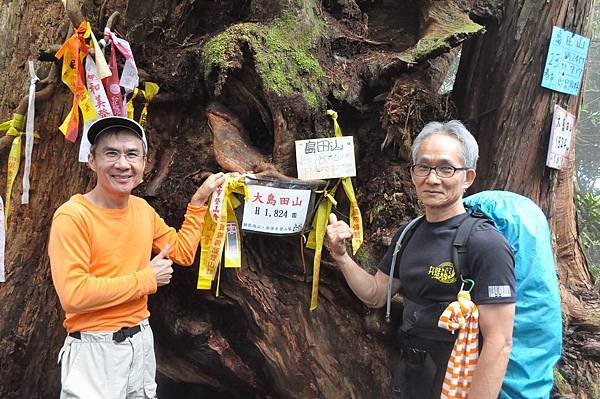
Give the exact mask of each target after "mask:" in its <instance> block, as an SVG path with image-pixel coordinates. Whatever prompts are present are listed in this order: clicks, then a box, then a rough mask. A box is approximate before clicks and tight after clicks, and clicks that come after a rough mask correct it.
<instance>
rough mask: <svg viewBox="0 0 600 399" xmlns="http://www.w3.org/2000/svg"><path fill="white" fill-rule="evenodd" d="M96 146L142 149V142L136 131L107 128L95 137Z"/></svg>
mask: <svg viewBox="0 0 600 399" xmlns="http://www.w3.org/2000/svg"><path fill="white" fill-rule="evenodd" d="M96 146H97V148H99V149H101V148H108V147H110V148H113V147H119V148H120V147H123V146H126V147H127V148H129V149H139V150H140V151H143V149H144V142H143V141H142V139H141V138H140V136H138V135H137V134H136V133H134V132H132V131H131V130H128V129H107V130H106V131H105V132H102V133H101V134H100V135H99V136H98V137H97V138H96Z"/></svg>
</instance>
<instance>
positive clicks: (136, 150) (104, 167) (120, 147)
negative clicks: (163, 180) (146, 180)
mask: <svg viewBox="0 0 600 399" xmlns="http://www.w3.org/2000/svg"><path fill="white" fill-rule="evenodd" d="M88 163H89V165H90V168H91V169H92V170H93V171H94V172H96V176H97V183H96V187H97V188H98V189H100V192H101V193H102V194H103V195H105V196H107V197H109V198H119V197H123V196H128V195H129V194H131V191H132V190H133V189H134V188H135V187H136V186H137V185H138V183H139V182H140V181H141V180H142V176H143V173H144V167H145V166H146V157H145V154H144V149H143V143H142V140H141V139H140V138H139V137H138V136H137V135H135V134H134V133H133V132H130V131H128V130H121V131H118V132H116V133H106V134H102V135H101V136H100V137H99V138H98V139H97V141H96V146H95V151H94V153H93V154H90V155H89V157H88Z"/></svg>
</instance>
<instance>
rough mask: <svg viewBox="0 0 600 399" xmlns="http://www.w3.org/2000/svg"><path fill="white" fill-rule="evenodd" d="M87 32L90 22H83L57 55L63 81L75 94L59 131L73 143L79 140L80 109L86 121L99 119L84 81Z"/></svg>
mask: <svg viewBox="0 0 600 399" xmlns="http://www.w3.org/2000/svg"><path fill="white" fill-rule="evenodd" d="M86 32H91V26H90V24H89V22H87V21H83V22H81V24H80V25H79V26H78V27H77V28H75V33H73V35H72V36H71V37H70V38H68V39H67V40H66V41H65V43H64V44H63V46H62V47H61V48H60V50H58V51H57V52H56V54H55V57H56V58H57V59H59V60H60V59H61V58H62V61H63V64H62V81H63V82H64V83H65V84H66V85H67V86H68V87H69V89H70V90H71V92H72V93H73V106H72V107H71V111H70V112H69V114H68V115H67V117H66V118H65V120H64V122H63V123H62V124H61V125H60V127H59V130H60V131H61V132H62V133H63V134H64V135H65V138H66V139H67V140H69V141H71V142H73V143H74V142H75V140H77V133H78V130H79V109H81V113H82V115H83V120H84V121H91V120H94V119H96V118H97V117H98V114H97V112H96V109H95V108H94V104H93V103H92V100H91V98H90V94H89V93H88V91H87V88H86V87H85V83H84V81H83V78H84V75H83V73H84V69H83V62H82V61H83V58H84V57H85V56H86V55H87V52H88V47H87V45H86V43H85V37H84V36H85V35H86ZM88 36H89V34H88Z"/></svg>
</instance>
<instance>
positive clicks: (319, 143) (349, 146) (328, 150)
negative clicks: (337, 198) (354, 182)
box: [296, 136, 356, 180]
mask: <svg viewBox="0 0 600 399" xmlns="http://www.w3.org/2000/svg"><path fill="white" fill-rule="evenodd" d="M296 167H297V168H298V178H299V179H302V180H313V179H333V178H336V177H347V176H350V177H352V176H356V163H355V161H354V137H352V136H343V137H332V138H324V139H311V140H297V141H296Z"/></svg>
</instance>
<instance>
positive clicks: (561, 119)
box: [546, 105, 575, 169]
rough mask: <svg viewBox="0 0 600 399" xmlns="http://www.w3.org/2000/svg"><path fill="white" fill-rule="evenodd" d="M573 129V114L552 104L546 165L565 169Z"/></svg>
mask: <svg viewBox="0 0 600 399" xmlns="http://www.w3.org/2000/svg"><path fill="white" fill-rule="evenodd" d="M574 131H575V115H573V114H571V113H569V112H567V110H565V109H563V108H561V107H560V106H558V105H555V106H554V116H553V118H552V128H551V130H550V145H549V146H548V157H547V158H546V166H548V167H549V168H554V169H566V168H567V164H568V162H569V149H570V148H571V137H573V132H574Z"/></svg>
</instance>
